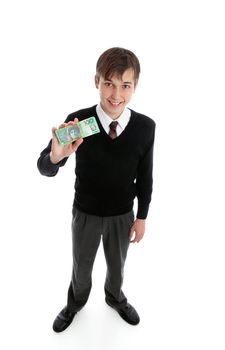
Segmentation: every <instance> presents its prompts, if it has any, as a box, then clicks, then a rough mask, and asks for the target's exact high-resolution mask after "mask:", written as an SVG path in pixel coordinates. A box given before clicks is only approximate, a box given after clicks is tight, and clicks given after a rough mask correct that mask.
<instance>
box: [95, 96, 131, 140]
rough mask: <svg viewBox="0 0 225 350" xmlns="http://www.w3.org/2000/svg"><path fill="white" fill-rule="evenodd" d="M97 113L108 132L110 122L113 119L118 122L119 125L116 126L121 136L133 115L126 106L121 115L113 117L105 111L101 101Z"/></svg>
mask: <svg viewBox="0 0 225 350" xmlns="http://www.w3.org/2000/svg"><path fill="white" fill-rule="evenodd" d="M96 113H97V116H98V118H99V120H100V122H101V124H102V127H103V128H104V130H105V132H106V133H107V134H108V133H109V124H110V123H112V122H113V121H117V122H118V125H117V127H116V133H117V136H119V135H120V134H121V133H122V132H123V130H124V129H125V128H126V126H127V124H128V122H129V120H130V115H131V111H130V110H129V109H128V108H125V109H124V111H123V112H122V113H121V115H120V116H119V117H118V118H117V119H112V118H110V117H109V116H108V115H107V114H106V113H105V112H104V111H103V109H102V107H101V105H100V103H99V104H98V105H97V107H96Z"/></svg>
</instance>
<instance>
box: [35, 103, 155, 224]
mask: <svg viewBox="0 0 225 350" xmlns="http://www.w3.org/2000/svg"><path fill="white" fill-rule="evenodd" d="M91 116H95V118H96V120H97V123H98V125H99V128H100V133H98V134H95V135H93V136H90V137H87V138H85V139H84V142H83V143H82V145H81V146H80V147H79V148H78V150H77V152H76V153H75V155H76V166H75V174H76V181H75V197H74V203H73V208H77V209H78V210H80V211H83V212H85V213H88V214H92V215H98V216H114V215H121V214H125V213H127V212H129V211H130V210H132V208H133V201H134V198H135V197H136V196H137V199H138V211H137V218H139V219H145V218H146V217H147V214H148V209H149V203H150V201H151V194H152V182H153V181H152V165H153V145H154V135H155V122H154V121H153V120H152V119H150V118H149V117H147V116H145V115H143V114H140V113H137V112H135V111H133V110H131V117H130V121H129V123H128V125H127V127H126V128H125V130H124V131H123V132H122V133H121V134H120V135H119V136H118V137H117V138H115V139H111V138H110V137H109V135H108V134H107V133H106V132H105V130H104V128H103V127H102V125H101V123H100V120H99V118H98V116H97V113H96V106H93V107H91V108H86V109H82V110H79V111H77V112H74V113H71V114H70V115H69V116H68V117H67V119H66V122H69V121H70V120H74V118H78V119H79V120H80V121H81V120H83V119H86V118H89V117H91ZM50 151H51V141H50V142H49V144H48V146H47V147H46V148H45V149H44V150H43V151H42V152H41V155H40V157H39V159H38V169H39V171H40V173H41V174H42V175H46V176H54V175H56V174H57V172H58V170H59V168H60V167H62V166H63V165H65V163H66V161H67V159H68V158H64V159H63V160H62V161H61V162H59V163H58V164H52V163H51V161H50V156H49V154H50Z"/></svg>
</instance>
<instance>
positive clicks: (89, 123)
mask: <svg viewBox="0 0 225 350" xmlns="http://www.w3.org/2000/svg"><path fill="white" fill-rule="evenodd" d="M98 132H100V130H99V127H98V124H97V121H96V119H95V117H90V118H87V119H84V120H81V121H80V122H78V123H77V124H74V125H69V126H66V127H65V128H59V129H57V130H56V131H55V134H56V136H57V138H58V140H59V143H60V144H61V145H63V146H64V145H67V144H69V143H72V142H74V141H76V140H78V139H80V138H84V137H87V136H92V135H94V134H97V133H98Z"/></svg>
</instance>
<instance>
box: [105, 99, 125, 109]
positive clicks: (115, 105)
mask: <svg viewBox="0 0 225 350" xmlns="http://www.w3.org/2000/svg"><path fill="white" fill-rule="evenodd" d="M108 102H109V103H110V104H111V106H112V107H114V108H116V107H118V106H119V105H120V104H121V103H123V102H115V101H110V100H108Z"/></svg>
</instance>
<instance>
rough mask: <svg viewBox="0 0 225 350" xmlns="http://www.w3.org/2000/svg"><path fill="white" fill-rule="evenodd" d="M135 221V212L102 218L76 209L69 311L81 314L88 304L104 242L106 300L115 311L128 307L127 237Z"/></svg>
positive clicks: (73, 222)
mask: <svg viewBox="0 0 225 350" xmlns="http://www.w3.org/2000/svg"><path fill="white" fill-rule="evenodd" d="M133 221H134V214H133V210H132V211H130V212H129V213H126V214H123V215H118V216H109V217H100V216H94V215H89V214H85V213H83V212H80V211H79V210H77V209H76V211H75V214H74V216H73V220H72V242H73V271H72V279H71V283H70V286H69V290H68V299H67V307H68V309H69V310H70V311H79V310H80V309H81V308H82V307H83V306H84V305H85V304H86V302H87V300H88V297H89V294H90V291H91V286H92V277H91V276H92V269H93V264H94V260H95V256H96V253H97V250H98V247H99V244H100V241H101V238H102V242H103V249H104V254H105V259H106V265H107V272H106V279H105V297H106V300H107V301H108V302H109V303H110V304H111V305H112V306H116V307H120V306H123V305H125V304H126V302H127V299H126V297H125V295H124V293H123V291H122V289H121V288H122V284H123V271H124V264H125V260H126V256H127V250H128V247H129V238H128V234H129V230H130V228H131V226H132V224H133Z"/></svg>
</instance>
